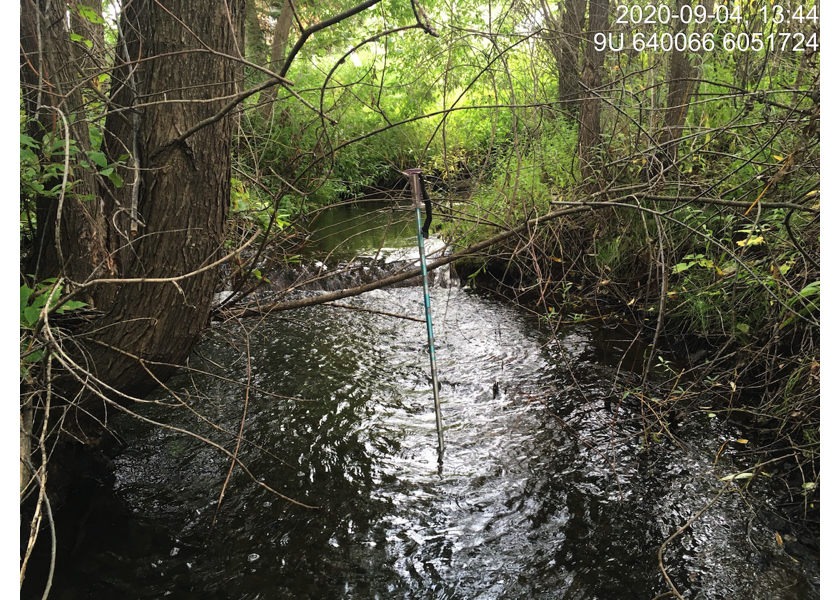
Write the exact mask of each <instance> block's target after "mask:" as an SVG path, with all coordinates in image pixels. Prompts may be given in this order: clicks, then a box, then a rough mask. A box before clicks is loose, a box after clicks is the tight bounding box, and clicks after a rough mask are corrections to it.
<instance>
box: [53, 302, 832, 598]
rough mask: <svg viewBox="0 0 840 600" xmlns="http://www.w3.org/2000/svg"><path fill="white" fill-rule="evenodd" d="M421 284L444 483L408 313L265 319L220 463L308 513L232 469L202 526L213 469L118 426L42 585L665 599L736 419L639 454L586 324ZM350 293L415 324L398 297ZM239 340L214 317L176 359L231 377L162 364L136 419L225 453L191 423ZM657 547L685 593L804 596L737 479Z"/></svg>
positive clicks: (255, 593)
mask: <svg viewBox="0 0 840 600" xmlns="http://www.w3.org/2000/svg"><path fill="white" fill-rule="evenodd" d="M432 295H433V306H432V310H433V314H434V318H435V330H436V335H437V338H438V344H437V360H438V369H439V373H440V380H441V394H440V395H441V400H442V402H443V417H444V424H445V427H446V430H445V438H446V454H445V460H444V468H443V472H442V474H439V473H438V469H437V451H436V433H435V417H434V410H433V405H432V395H431V390H430V380H429V376H428V374H427V369H428V361H427V355H426V352H425V345H424V344H425V337H424V336H425V330H424V326H423V325H422V324H421V323H416V322H412V321H405V320H397V319H393V318H391V317H387V316H384V315H381V314H375V313H361V312H351V311H343V310H338V309H335V308H329V307H323V306H322V307H312V308H307V309H302V310H299V311H297V312H295V313H290V314H289V315H288V316H287V317H283V318H280V317H269V318H266V319H265V320H264V321H262V322H260V323H259V324H258V325H257V326H256V329H255V330H254V331H253V332H252V335H251V337H250V352H251V385H252V387H251V390H250V392H249V396H248V401H249V406H248V413H247V417H246V423H245V436H246V438H247V443H245V444H243V446H242V448H241V449H240V457H241V459H242V461H243V463H244V464H245V465H247V466H248V468H249V470H250V471H251V472H252V473H253V474H254V475H255V476H256V477H258V478H259V480H260V481H262V482H264V483H266V484H267V485H270V486H273V487H275V488H276V489H277V490H279V491H280V492H282V493H283V494H284V495H287V496H288V497H290V498H293V499H295V500H297V501H299V502H303V503H306V504H311V505H315V506H317V507H318V508H316V509H307V508H303V507H300V506H296V505H294V504H292V503H290V502H288V501H285V500H283V499H281V498H278V497H277V496H275V495H273V494H272V493H270V492H269V491H267V490H265V489H263V488H261V487H259V486H258V485H256V484H255V483H254V482H253V481H251V480H250V479H249V478H248V476H247V475H246V474H245V473H244V472H243V470H242V469H239V468H237V469H235V470H234V474H233V476H232V479H231V481H230V483H229V485H228V486H227V489H226V493H225V496H224V501H223V503H222V506H221V509H220V511H219V514H218V517H217V521H216V523H215V526H213V528H212V531H211V523H212V521H213V518H214V513H215V510H216V503H217V500H218V497H219V492H220V490H221V488H222V485H223V483H224V480H225V476H226V474H227V471H228V467H229V459H228V458H226V457H224V456H223V455H222V454H221V453H220V452H218V451H217V450H215V449H213V448H211V447H209V446H208V445H206V444H204V443H202V442H200V441H198V440H196V439H194V438H190V437H187V436H183V435H180V434H176V433H174V432H172V431H169V430H165V429H161V428H159V427H153V426H149V425H147V424H145V423H143V422H141V421H138V420H136V419H131V418H127V417H122V416H117V417H115V418H114V421H113V423H114V426H115V427H116V428H117V429H118V430H119V431H120V432H121V434H122V435H123V436H124V437H125V438H126V439H128V440H131V443H130V444H129V445H128V446H127V447H126V448H125V449H124V450H123V451H122V452H121V453H120V454H119V455H118V456H116V458H115V459H114V471H113V480H112V481H107V482H102V483H100V484H99V485H98V486H96V489H94V490H92V491H90V492H89V493H88V494H87V495H85V496H84V502H85V503H86V504H87V506H88V507H93V508H88V509H87V513H88V514H87V516H86V517H85V519H84V521H83V526H82V527H81V528H79V529H78V532H77V533H76V534H75V535H74V536H73V539H72V540H67V541H64V542H62V543H63V546H62V549H61V551H60V553H59V559H58V569H59V570H58V573H57V579H56V584H55V587H54V590H55V591H54V594H53V596H52V597H53V598H56V599H75V598H105V597H109V598H110V597H117V598H126V599H129V598H161V597H166V596H168V597H173V598H210V599H215V598H218V599H228V598H237V599H238V598H241V599H246V598H247V599H256V598H268V599H271V598H313V599H315V598H318V599H320V598H358V599H367V598H382V599H386V598H470V599H472V598H476V599H479V598H480V599H495V598H560V599H569V600H571V599H581V600H591V599H601V600H611V599H615V600H619V599H621V600H624V599H636V598H648V599H650V598H654V597H656V596H657V595H660V594H663V593H665V592H667V591H668V588H667V585H666V584H665V582H664V579H663V577H662V575H661V573H660V572H659V569H658V564H657V559H656V554H657V550H658V549H659V546H660V545H661V544H662V542H663V541H664V540H665V539H667V538H668V537H669V536H670V535H671V534H672V533H673V532H674V531H676V530H677V529H678V528H679V527H681V526H682V525H683V524H684V523H685V522H686V521H687V520H688V519H689V518H691V516H692V515H693V514H694V513H696V512H697V511H698V510H700V509H701V508H702V507H703V506H704V505H705V504H706V503H707V502H708V501H709V500H710V499H711V498H712V497H714V495H715V493H716V492H717V490H718V489H719V487H720V486H721V485H722V484H721V483H720V481H719V480H718V478H717V477H716V476H715V474H716V475H717V476H718V477H719V476H720V475H722V474H725V473H731V472H734V471H737V470H738V469H739V466H737V457H733V456H730V455H728V454H723V455H721V456H720V457H717V458H716V453H717V451H718V449H719V447H720V445H721V443H722V441H723V440H726V439H731V438H732V437H733V436H736V435H737V432H734V431H732V430H731V428H730V427H729V426H728V425H727V424H725V423H721V422H718V421H717V420H714V419H707V420H706V421H702V422H697V423H689V424H686V425H685V426H684V428H683V429H682V431H681V435H682V438H683V439H684V440H685V442H686V443H685V444H684V447H683V448H678V447H676V446H675V445H672V444H670V443H662V444H659V445H658V446H656V447H655V448H654V450H653V451H652V452H649V453H647V454H643V453H642V452H641V451H640V444H641V439H640V436H639V432H640V423H639V421H638V419H637V416H636V414H634V411H633V409H632V408H630V407H628V406H626V405H623V406H622V405H620V403H618V402H617V399H618V396H617V394H618V393H617V392H613V393H612V395H611V386H612V381H613V378H614V375H615V373H614V371H615V361H613V360H609V359H608V357H611V356H612V357H614V356H618V355H620V354H621V352H619V350H620V348H619V347H617V346H615V345H614V346H612V347H610V348H606V347H604V344H615V343H617V342H615V337H616V336H609V335H607V336H603V335H599V334H598V330H597V329H596V328H595V327H594V326H590V325H586V324H579V325H573V326H569V327H568V328H566V329H565V330H563V331H562V332H560V333H559V334H558V335H556V336H552V335H550V334H548V333H546V332H545V331H544V330H541V329H540V326H539V325H540V324H539V323H538V322H537V321H536V320H534V319H532V318H530V317H527V316H525V315H524V314H523V313H522V312H520V311H518V310H516V309H515V308H512V307H509V306H506V305H502V304H500V303H498V302H496V301H493V300H490V299H487V298H484V297H481V296H480V295H477V294H474V293H470V292H468V291H465V290H463V289H461V288H458V287H449V288H446V289H443V288H435V289H434V290H433V292H432ZM349 302H350V303H352V304H354V305H356V306H359V307H364V308H367V309H370V310H378V311H387V312H390V313H399V314H405V315H410V316H415V317H422V314H423V308H422V294H421V293H420V292H419V290H418V289H417V288H398V289H389V290H378V291H374V292H370V293H368V294H365V295H363V296H360V297H357V298H355V299H352V300H350V301H349ZM247 325H249V326H251V327H253V326H254V325H256V324H255V323H249V324H247ZM242 336H243V331H242V330H240V329H238V328H237V327H227V328H225V327H218V328H215V329H214V330H213V332H212V335H210V336H209V338H208V339H207V340H206V341H205V342H204V343H203V344H202V345H201V347H200V348H199V349H198V351H197V353H196V354H195V355H194V357H193V359H192V364H191V366H192V367H195V368H197V369H200V370H206V371H209V372H211V373H215V374H217V375H223V376H225V377H229V378H232V379H234V380H236V381H233V382H232V381H226V380H224V379H220V378H217V377H212V376H208V375H200V374H192V375H190V374H189V373H186V372H184V373H181V374H180V375H178V376H177V377H176V378H175V379H174V380H173V381H171V382H170V384H171V387H172V389H173V390H175V391H177V392H178V394H179V395H180V397H181V398H182V399H183V400H184V402H185V403H186V404H187V405H188V406H189V410H187V409H185V408H184V407H178V406H166V405H164V404H147V405H144V406H139V407H137V410H138V412H141V413H142V414H143V415H145V416H147V417H149V418H152V419H156V420H159V421H161V422H165V423H168V424H171V425H174V426H177V427H183V428H188V429H190V430H192V431H195V432H197V433H200V434H201V435H205V436H207V437H208V438H211V439H213V440H215V441H216V442H217V443H220V444H224V445H225V447H227V448H229V449H232V448H233V447H234V441H233V439H232V437H231V436H230V435H226V434H224V433H222V432H220V431H219V430H217V429H215V427H214V426H211V425H210V424H208V422H207V421H204V420H202V419H201V418H199V417H198V416H197V415H196V413H200V414H201V415H202V417H204V418H206V419H207V420H208V421H209V422H211V423H213V424H214V425H217V426H220V427H222V428H224V429H225V430H227V431H236V430H238V427H239V422H240V419H241V417H242V409H243V401H244V397H245V394H244V390H243V388H242V386H241V385H240V384H241V383H242V382H244V381H245V377H246V375H245V373H246V372H247V371H246V368H245V366H246V356H245V345H244V343H243V337H242ZM598 340H601V341H600V342H599V341H598ZM572 374H573V375H572ZM160 398H161V399H162V401H163V399H164V398H165V397H164V396H160ZM166 402H169V403H171V400H166ZM192 411H195V412H192ZM716 460H717V464H715V461H716ZM713 469H714V474H713ZM68 514H72V513H68ZM665 556H666V561H665V565H666V568H667V569H668V572H669V575H670V576H671V578H672V579H673V580H674V582H675V584H676V585H677V587H678V588H679V589H680V590H681V592H682V593H683V595H684V597H685V598H692V599H700V598H705V599H711V598H761V599H778V600H788V599H790V600H794V599H811V598H818V597H819V593H818V591H817V590H816V589H815V587H814V585H813V584H812V579H811V576H812V575H813V573H812V574H811V575H809V572H808V571H806V570H805V569H803V567H802V565H798V564H797V563H795V562H794V561H793V560H792V559H791V557H789V556H788V555H787V554H786V553H785V552H784V550H783V549H781V548H778V547H777V546H776V544H775V538H774V533H773V531H771V530H769V529H767V528H765V527H763V526H762V525H761V524H760V523H759V522H758V520H757V519H755V517H754V514H753V513H752V512H751V510H750V508H749V505H748V498H747V496H746V495H743V494H740V493H738V491H736V489H735V488H733V489H732V490H731V491H729V492H726V493H724V494H723V495H722V496H721V498H720V500H718V502H716V503H715V504H714V505H713V506H712V507H711V508H710V509H709V510H708V511H707V512H706V513H705V514H704V515H703V516H701V517H700V518H699V519H698V520H697V521H696V522H695V523H694V524H693V525H692V526H691V527H690V528H689V529H688V530H687V531H686V532H685V533H684V534H683V535H682V536H680V537H679V538H677V539H676V540H675V541H674V542H672V543H671V544H670V545H669V547H668V549H667V551H666V554H665ZM815 568H818V567H814V568H812V569H811V571H813V570H814V569H815Z"/></svg>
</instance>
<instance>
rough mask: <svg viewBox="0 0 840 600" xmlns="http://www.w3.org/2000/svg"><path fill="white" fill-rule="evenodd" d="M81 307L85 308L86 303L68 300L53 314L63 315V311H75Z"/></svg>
mask: <svg viewBox="0 0 840 600" xmlns="http://www.w3.org/2000/svg"><path fill="white" fill-rule="evenodd" d="M83 306H87V303H86V302H80V301H79V300H68V301H67V302H65V303H64V304H62V305H61V306H60V307H59V308H58V309H56V311H55V312H57V313H58V314H64V311H67V310H76V309H77V308H82V307H83Z"/></svg>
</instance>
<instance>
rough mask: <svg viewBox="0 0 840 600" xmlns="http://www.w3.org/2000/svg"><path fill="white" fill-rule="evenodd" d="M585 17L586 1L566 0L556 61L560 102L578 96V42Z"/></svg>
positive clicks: (581, 35) (581, 34)
mask: <svg viewBox="0 0 840 600" xmlns="http://www.w3.org/2000/svg"><path fill="white" fill-rule="evenodd" d="M585 15H586V0H567V2H566V7H565V8H564V10H563V25H562V27H563V35H562V37H561V39H560V41H561V47H560V56H559V59H558V60H557V71H558V78H557V86H558V92H559V94H560V99H561V100H566V99H571V98H577V97H578V95H579V94H580V76H579V73H580V71H579V60H580V58H579V57H580V42H581V39H582V37H583V24H584V19H585Z"/></svg>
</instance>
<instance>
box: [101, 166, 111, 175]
mask: <svg viewBox="0 0 840 600" xmlns="http://www.w3.org/2000/svg"><path fill="white" fill-rule="evenodd" d="M113 172H114V167H108V168H107V169H102V170H101V171H100V174H101V175H102V176H103V177H110V176H111V173H113Z"/></svg>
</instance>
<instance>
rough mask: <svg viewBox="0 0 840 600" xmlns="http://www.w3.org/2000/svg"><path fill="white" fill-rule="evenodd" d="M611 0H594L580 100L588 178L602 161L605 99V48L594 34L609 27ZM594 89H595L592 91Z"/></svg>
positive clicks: (582, 151)
mask: <svg viewBox="0 0 840 600" xmlns="http://www.w3.org/2000/svg"><path fill="white" fill-rule="evenodd" d="M608 9H609V0H590V2H589V29H588V31H587V35H586V37H587V45H586V53H585V57H584V65H583V71H582V73H581V77H580V80H581V84H582V85H583V88H584V90H583V99H582V100H581V103H580V129H579V133H578V147H579V154H580V173H581V176H582V177H583V178H584V179H585V180H586V179H590V178H592V177H594V176H595V174H596V171H597V170H598V167H599V165H600V163H601V159H600V158H599V156H598V155H599V152H600V147H601V99H600V97H599V96H598V93H597V92H596V91H595V89H596V88H598V87H599V86H600V85H601V75H602V73H601V71H602V70H603V67H604V52H603V51H602V52H598V51H597V50H596V49H595V43H594V39H593V38H594V36H595V34H596V33H598V32H599V31H602V32H605V31H606V30H607V27H608V18H607V12H608ZM590 90H591V91H590Z"/></svg>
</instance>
